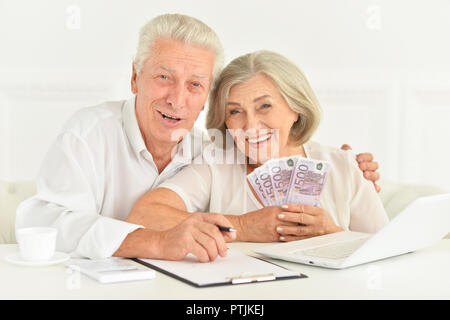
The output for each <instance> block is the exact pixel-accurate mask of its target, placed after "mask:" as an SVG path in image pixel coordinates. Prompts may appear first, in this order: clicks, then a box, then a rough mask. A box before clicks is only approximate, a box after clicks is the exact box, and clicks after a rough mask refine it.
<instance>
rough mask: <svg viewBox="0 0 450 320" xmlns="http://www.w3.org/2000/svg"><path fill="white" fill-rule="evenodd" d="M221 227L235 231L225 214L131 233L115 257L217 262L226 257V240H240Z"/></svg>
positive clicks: (191, 217) (205, 215)
mask: <svg viewBox="0 0 450 320" xmlns="http://www.w3.org/2000/svg"><path fill="white" fill-rule="evenodd" d="M217 226H223V227H231V228H233V225H232V224H231V223H230V222H229V221H228V219H226V218H225V217H224V216H223V215H220V214H216V213H200V212H198V213H192V214H190V215H189V216H188V217H187V218H186V219H184V220H183V221H182V222H181V223H179V224H178V225H176V226H175V227H173V228H171V229H167V230H164V231H156V230H151V229H138V230H135V231H133V232H131V233H130V234H128V236H127V237H126V238H125V240H124V241H123V242H122V244H121V246H120V248H119V249H118V250H117V251H116V252H115V253H114V256H116V257H127V258H149V259H162V260H182V259H184V257H185V256H186V255H187V254H188V253H192V254H193V255H195V256H196V257H197V258H198V260H199V261H200V262H209V261H214V260H215V259H216V258H217V256H219V255H220V256H221V257H225V256H226V254H227V246H226V241H233V240H235V238H236V234H235V233H234V232H221V231H219V228H218V227H217Z"/></svg>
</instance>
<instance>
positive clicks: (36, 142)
mask: <svg viewBox="0 0 450 320" xmlns="http://www.w3.org/2000/svg"><path fill="white" fill-rule="evenodd" d="M168 12H170V13H174V12H179V13H185V14H188V15H192V16H195V17H197V18H199V19H201V20H202V21H204V22H206V23H207V24H208V25H210V26H211V27H212V28H213V29H214V30H216V32H217V33H218V34H219V36H220V38H221V39H222V42H223V44H224V47H225V49H226V55H227V62H228V61H230V60H231V59H232V58H234V57H236V56H238V55H241V54H244V53H247V52H250V51H254V50H258V49H270V50H274V51H278V52H280V53H282V54H284V55H286V56H287V57H289V58H290V59H292V60H293V61H295V62H296V63H297V64H298V65H299V66H300V68H301V69H303V71H304V72H305V73H306V75H307V76H308V78H309V80H310V82H311V84H312V86H313V88H314V89H315V91H316V93H317V95H318V97H319V100H320V102H321V104H322V107H323V110H324V120H323V123H322V125H321V127H320V129H319V131H318V132H317V134H316V136H315V137H314V139H316V140H318V141H321V142H323V143H326V144H331V145H334V146H336V147H339V146H340V145H341V144H343V143H348V144H350V145H352V146H353V148H354V150H355V151H356V152H362V151H370V152H372V153H373V154H374V155H375V157H376V159H377V160H378V161H379V162H380V165H381V168H380V172H381V174H382V177H383V178H385V179H393V180H398V181H402V182H408V183H427V184H433V185H437V186H441V187H443V188H446V189H448V190H450V168H449V167H450V166H449V164H450V161H449V160H450V151H449V143H448V141H449V140H450V139H449V138H450V129H449V125H450V62H449V59H450V41H449V40H448V38H449V33H450V19H449V17H450V1H447V0H430V1H424V0H423V1H411V0H397V1H389V0H345V1H344V0H339V1H336V0H319V1H299V0H295V1H294V0H290V1H289V0H277V1H273V0H270V1H269V0H264V1H263V0H258V1H256V0H246V1H242V0H240V1H238V0H228V1H212V0H209V1H205V0H196V1H191V0H177V1H174V0H171V1H169V0H163V1H160V0H158V1H157V0H152V1H150V0H133V1H131V0H128V1H111V0H96V1H92V0H91V1H87V0H71V1H67V0H53V1H51V0H45V1H44V0H39V1H37V0H29V1H24V0H19V1H18V0H0V179H7V180H16V179H32V178H34V177H35V176H36V174H37V170H38V168H39V165H40V162H41V160H42V158H43V157H44V155H45V152H46V151H47V149H48V148H49V146H50V144H51V142H52V141H53V139H54V138H55V137H56V135H57V133H58V131H59V130H60V128H61V125H62V123H63V122H64V121H65V120H66V119H67V118H68V117H69V116H70V115H71V114H72V113H73V112H74V111H75V110H77V109H78V108H81V107H85V106H88V105H93V104H96V103H100V102H102V101H104V100H115V99H125V98H128V97H130V94H131V93H130V89H129V78H130V75H131V60H132V57H133V55H134V50H135V47H136V43H137V38H138V31H139V28H140V27H141V26H142V25H143V24H144V23H145V22H146V21H148V20H149V19H150V18H152V17H154V16H156V15H159V14H162V13H168ZM203 122H204V114H203V115H201V116H200V118H199V120H198V121H197V125H198V126H200V127H202V126H203Z"/></svg>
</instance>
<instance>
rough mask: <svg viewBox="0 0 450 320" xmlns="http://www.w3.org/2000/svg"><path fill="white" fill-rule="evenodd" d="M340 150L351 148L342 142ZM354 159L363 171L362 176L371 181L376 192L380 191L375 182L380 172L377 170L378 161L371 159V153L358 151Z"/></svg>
mask: <svg viewBox="0 0 450 320" xmlns="http://www.w3.org/2000/svg"><path fill="white" fill-rule="evenodd" d="M341 149H342V150H351V149H352V147H350V146H349V145H348V144H343V145H342V146H341ZM356 161H357V162H358V166H359V168H360V169H361V171H362V172H363V175H364V178H366V179H367V180H369V181H372V182H373V185H374V186H375V190H376V191H377V192H380V190H381V188H380V186H379V185H378V184H377V183H376V182H377V181H378V180H379V179H380V173H379V172H377V170H378V162H375V161H373V155H372V154H371V153H368V152H366V153H360V154H358V155H356Z"/></svg>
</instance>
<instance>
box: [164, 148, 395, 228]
mask: <svg viewBox="0 0 450 320" xmlns="http://www.w3.org/2000/svg"><path fill="white" fill-rule="evenodd" d="M304 149H305V153H306V155H307V157H308V158H311V159H316V160H326V161H329V163H330V164H331V169H330V172H329V175H328V178H327V182H326V185H325V188H324V189H323V190H322V193H321V197H320V203H319V207H321V208H323V209H324V210H325V211H326V212H327V214H328V215H329V216H330V217H331V218H332V219H333V221H334V223H335V224H336V225H338V226H340V227H341V228H343V229H344V230H351V231H359V232H368V233H374V232H376V231H378V230H379V229H381V228H382V227H383V226H384V225H386V224H387V223H388V216H387V214H386V211H385V210H384V207H383V203H382V202H381V199H380V197H379V196H378V194H377V193H376V191H375V188H374V186H373V184H372V183H371V182H369V181H368V180H366V179H365V178H364V177H363V175H362V172H361V170H360V169H359V167H358V164H357V162H356V160H355V156H354V154H353V153H352V152H350V151H344V150H340V149H336V148H333V147H327V146H323V145H321V144H319V143H317V142H313V141H309V142H307V143H306V144H304ZM197 161H198V163H201V162H203V164H195V163H196V162H197ZM159 187H164V188H168V189H171V190H172V191H174V192H176V193H177V194H178V195H179V196H180V197H181V198H182V199H183V201H184V203H185V205H186V208H187V210H188V211H189V212H195V211H203V212H217V213H222V214H233V215H241V214H244V213H246V212H250V211H255V210H258V209H261V208H262V205H261V204H260V202H259V201H258V200H257V199H256V198H255V196H254V194H253V193H252V191H251V190H250V187H249V185H248V183H247V181H246V165H245V164H216V163H214V162H211V161H207V160H204V159H203V160H202V161H199V160H197V159H196V160H195V161H194V163H193V164H191V165H189V166H187V167H185V168H184V169H183V170H181V171H180V172H179V173H177V174H176V175H175V176H173V177H172V178H170V179H168V180H166V181H165V182H163V183H162V184H161V185H160V186H159Z"/></svg>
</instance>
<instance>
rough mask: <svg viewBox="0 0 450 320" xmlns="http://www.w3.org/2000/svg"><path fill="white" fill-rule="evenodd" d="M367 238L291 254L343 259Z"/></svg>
mask: <svg viewBox="0 0 450 320" xmlns="http://www.w3.org/2000/svg"><path fill="white" fill-rule="evenodd" d="M367 240H368V238H362V239H357V240H353V241H347V242H342V243H334V244H330V245H326V246H321V247H316V248H312V249H307V250H299V251H294V252H292V253H293V254H298V255H306V256H310V257H318V258H327V259H344V258H347V257H349V256H350V255H351V254H352V253H353V252H355V251H356V249H358V248H359V247H361V246H362V245H363V244H364V242H366V241H367Z"/></svg>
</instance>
